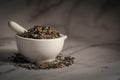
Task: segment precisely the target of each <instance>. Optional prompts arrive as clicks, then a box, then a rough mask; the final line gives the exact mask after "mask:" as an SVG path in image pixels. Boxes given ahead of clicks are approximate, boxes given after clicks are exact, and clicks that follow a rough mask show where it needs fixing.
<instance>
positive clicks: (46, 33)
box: [18, 25, 60, 39]
mask: <svg viewBox="0 0 120 80" xmlns="http://www.w3.org/2000/svg"><path fill="white" fill-rule="evenodd" d="M18 35H20V36H22V37H26V38H33V39H54V38H58V37H60V34H59V33H58V32H57V31H56V30H55V29H54V28H53V27H51V26H46V25H40V26H38V25H37V26H34V27H33V28H31V29H29V30H28V32H24V33H23V34H18Z"/></svg>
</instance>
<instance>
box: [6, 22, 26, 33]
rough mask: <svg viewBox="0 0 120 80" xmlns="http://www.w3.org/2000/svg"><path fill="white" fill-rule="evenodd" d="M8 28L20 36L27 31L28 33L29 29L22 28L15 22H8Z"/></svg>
mask: <svg viewBox="0 0 120 80" xmlns="http://www.w3.org/2000/svg"><path fill="white" fill-rule="evenodd" d="M8 26H9V27H10V28H11V29H12V30H13V31H15V32H16V33H18V34H22V33H24V32H25V31H26V32H27V29H25V28H24V27H22V26H21V25H19V24H18V23H16V22H15V21H10V22H8Z"/></svg>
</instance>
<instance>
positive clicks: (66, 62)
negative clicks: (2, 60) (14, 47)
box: [9, 53, 74, 70]
mask: <svg viewBox="0 0 120 80" xmlns="http://www.w3.org/2000/svg"><path fill="white" fill-rule="evenodd" d="M9 59H10V61H12V62H14V63H16V64H15V66H18V67H22V68H27V69H29V70H31V69H34V70H40V69H55V68H62V67H69V66H70V65H72V64H73V63H74V57H71V56H63V55H61V54H60V55H58V56H57V57H56V60H54V61H52V62H44V63H42V64H36V63H31V62H29V61H28V60H27V59H26V58H25V57H24V56H23V55H21V54H20V53H15V55H14V56H12V57H10V58H9Z"/></svg>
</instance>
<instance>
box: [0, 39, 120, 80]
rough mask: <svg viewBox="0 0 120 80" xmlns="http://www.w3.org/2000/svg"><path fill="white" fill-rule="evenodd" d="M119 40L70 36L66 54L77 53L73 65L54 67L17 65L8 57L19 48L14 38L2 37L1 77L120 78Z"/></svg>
mask: <svg viewBox="0 0 120 80" xmlns="http://www.w3.org/2000/svg"><path fill="white" fill-rule="evenodd" d="M118 42H119V41H115V42H108V43H95V42H93V43H92V42H91V43H89V42H85V41H82V40H81V41H78V40H77V39H72V38H70V39H67V41H66V43H65V45H64V49H63V51H62V54H64V55H71V56H74V57H75V63H74V64H73V65H72V66H69V67H64V68H59V69H50V70H27V69H25V68H21V67H15V66H14V65H13V64H12V63H11V62H10V61H9V60H8V57H10V56H11V55H13V53H14V52H16V51H17V47H16V43H15V40H14V39H13V38H6V39H0V45H1V46H0V79H1V80H120V54H119V53H120V44H119V43H118Z"/></svg>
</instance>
